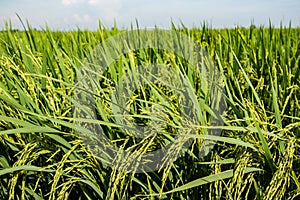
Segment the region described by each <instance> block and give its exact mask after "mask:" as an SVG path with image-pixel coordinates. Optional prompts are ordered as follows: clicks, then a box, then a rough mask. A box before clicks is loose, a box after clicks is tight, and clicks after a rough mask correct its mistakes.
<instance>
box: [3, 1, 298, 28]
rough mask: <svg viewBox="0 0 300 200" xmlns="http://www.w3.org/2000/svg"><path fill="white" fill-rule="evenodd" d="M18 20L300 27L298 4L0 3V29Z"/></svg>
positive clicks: (41, 24) (55, 24)
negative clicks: (270, 23) (281, 25)
mask: <svg viewBox="0 0 300 200" xmlns="http://www.w3.org/2000/svg"><path fill="white" fill-rule="evenodd" d="M16 14H18V15H19V16H20V17H21V19H22V20H23V21H26V20H28V21H29V23H30V25H31V26H32V27H34V28H37V29H40V28H45V27H46V24H47V25H48V27H50V28H51V29H55V30H73V29H77V28H81V29H90V30H95V29H97V27H98V25H99V20H100V21H101V23H102V24H103V25H104V26H106V27H107V28H110V27H112V26H113V24H114V21H115V22H116V23H117V26H118V27H119V28H129V27H130V25H131V23H132V24H133V25H134V26H136V20H137V21H138V24H139V27H140V28H146V27H148V28H152V27H154V26H157V27H160V28H170V27H171V21H173V22H174V23H175V24H176V25H180V24H181V22H182V23H183V24H184V25H185V26H187V27H201V25H202V24H203V22H204V21H205V22H207V24H209V25H210V26H212V27H214V28H225V27H235V26H236V25H238V26H244V27H248V26H250V25H251V23H254V24H255V25H256V26H261V25H263V26H268V25H269V20H271V22H272V24H273V25H274V26H276V27H278V26H280V23H282V24H283V25H285V26H288V25H289V22H290V21H291V22H292V26H293V27H300V0H252V1H251V0H49V1H42V0H0V29H3V28H4V27H5V26H4V24H5V23H4V22H5V21H6V22H7V21H9V20H10V21H11V22H12V25H13V28H16V29H20V27H21V24H20V20H19V19H18V17H17V15H16Z"/></svg>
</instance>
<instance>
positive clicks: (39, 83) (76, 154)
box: [0, 23, 300, 199]
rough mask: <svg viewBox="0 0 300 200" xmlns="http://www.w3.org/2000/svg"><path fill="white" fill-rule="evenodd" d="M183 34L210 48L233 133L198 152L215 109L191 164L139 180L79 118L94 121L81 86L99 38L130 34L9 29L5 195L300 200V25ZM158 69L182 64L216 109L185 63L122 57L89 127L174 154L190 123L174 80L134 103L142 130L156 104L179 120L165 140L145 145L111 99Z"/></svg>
mask: <svg viewBox="0 0 300 200" xmlns="http://www.w3.org/2000/svg"><path fill="white" fill-rule="evenodd" d="M172 27H173V28H172V29H173V31H176V32H178V33H181V34H184V35H186V36H188V37H190V38H192V39H193V40H194V41H196V43H197V44H198V45H200V46H202V47H203V48H204V50H205V51H206V52H207V54H208V55H209V56H210V57H211V58H212V60H213V61H214V65H215V66H216V67H217V68H218V70H219V71H220V74H221V77H222V78H223V79H224V96H225V101H226V105H227V107H226V110H225V112H224V114H223V116H222V120H224V125H222V127H220V128H221V129H222V133H221V135H220V137H218V138H217V142H216V144H215V146H214V147H213V149H212V150H211V151H209V152H207V155H206V156H204V157H199V156H198V155H199V153H200V152H201V151H202V150H203V149H202V146H203V133H204V132H205V130H206V128H205V126H204V124H205V123H206V122H207V118H206V117H205V116H206V115H207V114H208V113H209V109H207V110H206V111H203V112H201V116H202V118H201V119H203V124H201V126H198V127H197V134H194V135H193V137H192V144H191V145H190V147H189V148H187V149H185V150H184V154H183V155H182V156H181V157H179V158H178V159H177V160H174V162H170V163H167V164H166V166H165V167H163V168H161V169H157V170H155V171H148V172H146V171H145V172H144V173H135V171H131V172H130V173H128V172H126V171H123V170H120V169H116V168H112V167H111V166H110V165H109V161H110V160H111V158H110V157H109V155H108V156H107V157H99V156H97V154H95V152H93V151H91V149H90V148H89V147H88V146H86V145H85V144H84V142H83V138H82V137H80V135H79V134H78V133H80V132H81V133H82V132H85V131H88V130H87V129H86V128H85V127H84V126H81V127H79V126H77V125H76V123H75V122H76V120H77V121H78V120H83V121H84V119H77V118H76V117H74V92H76V88H77V86H78V84H77V81H76V80H77V78H78V77H79V75H80V74H79V73H80V69H81V67H82V65H83V63H84V61H85V59H86V58H87V57H88V56H89V55H90V54H91V52H92V51H93V50H94V49H95V48H96V47H97V46H98V45H99V43H101V42H103V41H105V40H106V39H108V38H110V37H112V36H115V35H117V34H118V33H122V32H125V31H126V30H119V29H117V27H115V28H113V29H112V30H109V29H107V28H105V27H103V25H101V24H99V28H98V30H97V31H94V32H92V31H88V30H79V29H78V30H74V31H69V32H58V31H52V30H50V29H49V28H47V27H46V28H45V30H41V31H37V30H34V29H32V28H31V26H30V24H27V25H26V26H24V31H15V30H13V29H12V26H11V24H10V23H7V24H6V29H5V30H2V31H1V32H0V102H1V103H0V144H1V145H0V188H1V190H0V199H297V198H299V197H300V183H299V177H300V174H299V172H300V164H299V163H300V161H299V159H300V154H299V153H300V139H299V137H300V102H299V100H298V99H299V97H300V87H299V86H300V78H299V76H300V63H299V60H300V29H299V28H291V27H280V28H274V27H273V26H272V25H271V24H270V26H269V27H254V26H251V27H250V28H241V27H236V28H234V29H222V30H215V29H211V28H208V27H207V26H206V25H205V24H204V25H203V27H201V28H192V29H188V28H186V27H184V26H183V27H176V26H175V25H172ZM196 53H198V52H195V54H196ZM153 62H156V63H159V64H164V65H167V66H172V67H173V68H178V69H180V70H181V72H182V73H183V74H185V75H186V76H187V77H188V80H189V84H190V85H191V86H192V89H191V91H192V92H193V93H194V94H195V96H196V99H197V106H199V108H201V109H202V108H205V106H206V105H208V103H210V102H208V101H205V99H206V98H205V97H206V96H207V94H208V93H206V92H208V91H206V92H205V90H204V89H203V87H202V85H201V73H197V72H195V71H193V69H192V68H191V67H190V66H189V65H188V64H187V63H186V60H184V59H182V58H178V57H174V55H173V54H171V53H170V52H167V51H163V50H157V49H148V50H145V49H141V50H137V51H134V52H130V53H127V54H124V55H122V56H121V57H120V58H119V59H118V60H117V61H116V62H114V63H113V64H111V65H110V66H109V68H108V70H107V71H106V72H105V73H103V74H102V75H101V76H99V77H100V78H99V80H101V81H99V82H97V84H98V85H97V88H98V89H97V90H96V91H93V92H95V94H93V95H95V110H96V113H97V115H98V119H97V120H95V121H94V122H93V120H92V119H88V118H86V119H85V122H92V123H98V124H100V125H101V128H102V129H103V130H104V133H105V135H106V136H107V138H109V139H110V141H111V142H112V143H113V144H115V145H117V146H118V147H120V148H121V149H130V150H132V151H134V152H136V153H137V155H138V154H139V153H141V152H144V151H147V152H148V151H153V150H155V149H160V148H163V147H164V146H166V145H168V144H170V143H171V142H172V141H174V139H175V138H176V130H178V129H184V128H186V127H184V126H183V124H182V123H180V116H179V114H178V113H179V111H178V109H177V107H176V104H178V99H176V95H174V92H173V91H172V90H170V88H169V89H168V88H166V87H165V86H164V84H161V83H162V82H163V80H160V83H157V84H149V85H148V86H147V87H142V88H139V89H136V90H133V91H131V92H132V94H133V95H132V96H131V97H132V98H129V99H127V100H128V102H130V104H128V105H127V104H126V105H127V106H128V110H129V111H130V117H132V119H133V120H135V121H136V122H137V123H141V124H143V123H146V124H147V123H151V122H149V121H151V119H152V120H153V119H159V117H160V116H156V115H155V108H157V106H161V105H163V106H164V107H165V108H168V110H167V111H168V112H166V116H167V122H168V125H167V126H164V127H163V131H161V133H160V134H157V133H153V134H152V135H151V134H149V137H145V138H136V137H135V135H131V134H130V133H131V132H130V131H127V132H124V131H121V128H122V127H120V123H119V121H118V120H121V119H122V120H123V119H126V120H127V118H118V117H116V116H113V114H112V113H113V111H112V109H111V106H110V105H111V104H112V103H114V102H115V101H116V99H114V98H113V95H112V92H113V88H114V87H115V86H116V84H117V83H118V81H119V80H120V79H121V77H122V75H124V74H125V73H127V72H128V71H130V69H131V68H132V67H134V66H139V65H141V64H143V65H145V64H149V63H153ZM141 73H142V72H140V73H137V72H136V74H135V73H133V74H131V76H130V77H134V76H137V75H138V74H141ZM160 73H166V74H167V73H168V72H167V71H162V72H160ZM123 81H124V80H123ZM125 81H126V80H125ZM127 81H131V80H129V79H128V80H127ZM165 81H166V80H165ZM168 81H169V80H168ZM95 83H96V82H95ZM86 92H89V91H86ZM75 100H76V99H75ZM75 103H76V102H75ZM152 108H153V109H154V110H151V109H152ZM115 109H117V108H115ZM150 111H151V112H150ZM198 114H199V113H197V115H198ZM199 115H200V114H199ZM123 116H125V113H123ZM150 136H151V137H150ZM211 137H212V140H214V139H216V138H213V136H211ZM176 145H180V144H176ZM179 147H180V146H179ZM120 159H125V158H124V157H121V155H120ZM124 163H125V162H124Z"/></svg>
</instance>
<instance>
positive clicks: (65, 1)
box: [61, 0, 79, 6]
mask: <svg viewBox="0 0 300 200" xmlns="http://www.w3.org/2000/svg"><path fill="white" fill-rule="evenodd" d="M78 2H79V1H78V0H62V1H61V3H62V4H63V5H64V6H69V5H72V4H76V3H78Z"/></svg>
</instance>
